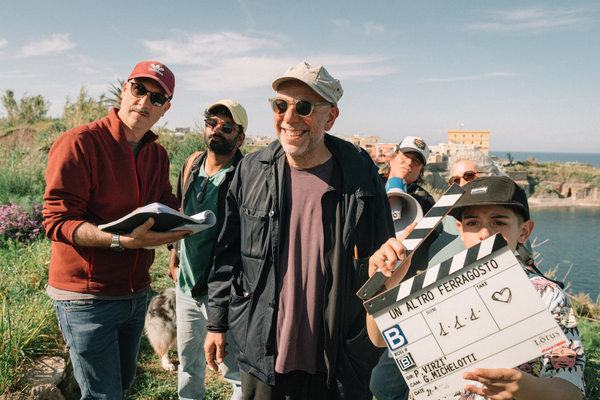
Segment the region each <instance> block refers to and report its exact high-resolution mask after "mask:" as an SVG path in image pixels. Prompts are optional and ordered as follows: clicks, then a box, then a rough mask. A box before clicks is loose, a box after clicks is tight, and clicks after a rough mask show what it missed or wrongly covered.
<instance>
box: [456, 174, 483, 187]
mask: <svg viewBox="0 0 600 400" xmlns="http://www.w3.org/2000/svg"><path fill="white" fill-rule="evenodd" d="M478 174H482V172H475V171H466V172H465V173H464V174H462V176H451V177H450V179H448V185H450V186H452V184H453V183H456V184H457V185H460V180H461V179H464V180H465V181H467V182H471V181H472V180H473V179H475V178H477V175H478Z"/></svg>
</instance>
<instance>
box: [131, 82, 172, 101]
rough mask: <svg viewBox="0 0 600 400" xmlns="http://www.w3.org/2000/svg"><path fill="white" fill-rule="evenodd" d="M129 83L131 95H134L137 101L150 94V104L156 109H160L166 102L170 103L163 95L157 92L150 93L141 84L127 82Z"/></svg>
mask: <svg viewBox="0 0 600 400" xmlns="http://www.w3.org/2000/svg"><path fill="white" fill-rule="evenodd" d="M129 83H130V85H129V87H130V88H131V94H132V95H134V96H135V97H137V98H138V99H141V98H142V97H144V96H146V95H147V94H148V93H150V102H151V103H152V105H154V106H156V107H162V106H163V105H164V104H165V103H166V102H167V101H170V99H169V98H168V97H167V96H165V95H164V94H162V93H159V92H151V91H149V90H148V89H146V86H144V85H142V84H141V83H137V82H134V81H129Z"/></svg>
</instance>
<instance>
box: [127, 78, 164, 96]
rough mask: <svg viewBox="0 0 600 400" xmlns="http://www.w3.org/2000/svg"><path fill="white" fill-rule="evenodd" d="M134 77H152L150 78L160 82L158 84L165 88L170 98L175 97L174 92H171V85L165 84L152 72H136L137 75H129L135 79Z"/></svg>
mask: <svg viewBox="0 0 600 400" xmlns="http://www.w3.org/2000/svg"><path fill="white" fill-rule="evenodd" d="M133 78H150V79H152V80H154V81H156V82H158V84H159V85H160V86H161V87H162V88H163V89H164V91H165V93H166V94H167V96H169V98H170V99H172V98H173V92H171V91H170V90H169V87H168V86H167V85H165V84H164V83H163V82H162V81H161V80H160V79H156V76H154V75H150V74H135V75H131V76H130V77H129V79H133Z"/></svg>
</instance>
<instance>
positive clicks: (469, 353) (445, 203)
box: [357, 184, 567, 399]
mask: <svg viewBox="0 0 600 400" xmlns="http://www.w3.org/2000/svg"><path fill="white" fill-rule="evenodd" d="M463 193H464V191H463V189H462V188H461V187H460V186H458V185H456V184H454V185H453V186H452V187H450V189H448V191H447V192H446V193H445V194H444V196H442V198H440V200H439V201H438V202H437V203H436V204H435V206H434V207H433V208H432V209H431V210H430V211H429V212H428V213H427V215H425V217H424V218H423V219H422V220H421V221H420V222H419V223H418V224H417V226H416V227H415V228H414V230H413V231H412V232H411V233H410V234H408V236H407V237H406V239H405V240H404V241H403V244H404V246H405V247H406V254H407V257H406V259H405V260H404V261H403V262H398V265H396V267H395V268H394V270H393V272H392V275H391V276H390V277H389V278H388V277H386V276H385V275H384V274H383V273H381V272H380V271H378V272H376V273H375V274H374V275H373V276H372V277H371V278H370V279H369V281H367V282H366V283H365V285H364V286H363V287H362V288H361V290H360V291H359V292H358V293H357V295H358V297H360V298H361V299H363V300H364V305H365V308H366V310H367V312H368V313H369V314H370V315H372V316H373V318H374V320H375V323H376V324H377V327H378V329H379V330H380V331H381V334H382V335H383V338H384V339H385V341H386V343H387V346H388V348H389V349H390V350H391V352H392V353H393V355H394V359H395V360H396V362H397V364H398V367H399V368H400V371H401V372H402V375H403V376H404V379H405V380H406V383H407V384H408V386H409V388H410V389H411V391H412V393H413V395H414V397H415V399H439V398H440V397H444V396H447V395H451V394H453V393H455V392H456V391H459V390H462V389H463V388H464V386H465V383H466V382H465V380H464V379H463V378H462V374H463V373H464V372H465V371H473V370H474V369H475V368H513V367H516V366H518V365H520V364H522V363H524V362H527V361H529V360H531V359H534V358H536V357H539V356H541V355H542V354H544V353H547V352H549V351H551V350H552V349H554V348H556V347H559V346H561V345H563V344H565V343H566V340H567V339H566V337H565V335H564V334H563V332H562V330H561V329H560V328H559V327H558V325H557V324H556V322H555V320H554V318H553V317H552V315H551V314H550V312H549V311H548V309H547V308H546V306H545V304H544V303H543V301H542V300H541V298H540V297H539V295H538V294H537V292H536V290H535V288H534V287H533V286H532V285H531V283H530V282H529V279H528V277H527V275H526V274H525V272H524V271H523V269H522V267H521V265H520V264H519V261H518V260H517V259H516V257H515V256H514V254H513V253H512V251H511V250H510V249H509V247H508V246H506V242H505V241H504V239H503V238H502V236H501V235H500V234H497V235H495V236H492V237H490V238H488V239H486V240H484V241H482V242H481V243H479V244H478V245H475V246H473V247H471V248H469V249H467V250H465V251H463V252H461V253H459V254H457V255H455V256H454V257H452V258H450V259H448V260H446V261H444V262H442V263H441V264H438V265H436V266H433V267H431V268H429V269H427V270H426V271H424V272H422V273H420V274H418V275H416V276H414V277H413V278H411V279H409V280H407V281H405V282H402V283H399V282H400V281H401V279H402V277H403V276H404V274H405V273H406V270H407V269H408V265H409V263H410V258H411V254H412V253H413V252H414V250H415V249H416V248H417V247H418V246H419V245H420V244H421V243H422V242H423V240H424V239H425V238H426V237H427V236H428V235H429V234H430V233H431V232H432V231H433V230H434V229H435V227H436V226H437V225H438V223H439V222H440V221H441V220H442V219H443V217H444V216H445V215H447V214H448V212H449V211H450V209H451V208H452V207H453V206H454V205H455V204H456V202H458V200H459V199H460V197H461V196H462V194H463ZM405 264H407V265H405Z"/></svg>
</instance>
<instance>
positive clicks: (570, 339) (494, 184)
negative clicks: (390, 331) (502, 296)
mask: <svg viewBox="0 0 600 400" xmlns="http://www.w3.org/2000/svg"><path fill="white" fill-rule="evenodd" d="M464 189H465V194H464V196H463V197H462V198H461V199H460V200H459V201H458V203H457V204H456V206H455V207H454V208H453V209H452V210H451V211H450V214H451V215H452V216H453V217H455V218H456V219H457V226H458V229H459V233H460V237H461V240H462V241H463V242H464V243H465V246H466V247H467V248H470V247H472V246H474V245H476V244H478V243H480V242H481V241H483V240H484V239H486V238H488V237H490V236H492V235H494V234H496V233H500V234H501V235H502V237H503V238H504V239H505V240H506V242H507V243H508V246H509V248H510V249H511V250H512V251H513V252H514V251H515V249H516V247H517V244H518V243H524V242H525V241H527V239H528V238H529V236H530V235H531V232H532V230H533V227H534V222H533V221H532V220H531V219H530V216H529V205H528V203H527V196H526V194H525V192H524V191H523V189H521V188H520V187H519V186H518V185H517V184H516V183H515V182H514V181H512V180H511V179H510V178H508V177H493V176H491V177H482V178H477V179H474V180H472V181H471V182H469V183H467V184H466V185H465V186H464ZM414 225H415V224H413V225H412V226H411V227H410V228H409V229H406V231H405V232H404V234H403V235H402V236H400V238H398V239H395V238H391V239H389V240H388V241H387V242H386V243H385V244H384V245H383V246H382V247H381V248H380V249H379V250H378V251H377V252H375V254H373V256H371V258H370V259H369V276H372V275H373V274H374V273H375V272H376V271H377V270H380V271H381V272H382V273H383V274H384V275H386V276H391V267H393V266H394V265H395V264H396V261H397V260H404V259H405V258H406V250H405V248H404V246H403V245H402V240H404V239H405V238H406V236H408V234H409V233H410V232H409V231H410V230H411V229H412V228H414ZM522 266H523V268H524V269H525V271H526V273H527V275H528V277H529V280H530V281H531V283H532V285H533V286H534V287H535V288H536V290H537V292H538V293H539V295H540V297H541V298H542V300H543V302H544V303H545V304H546V307H548V309H549V310H550V311H551V313H552V315H554V317H555V319H556V323H557V324H558V326H559V327H560V328H561V329H562V331H563V333H564V334H565V336H566V337H567V343H566V344H565V345H563V346H561V347H559V348H556V349H554V350H553V351H552V352H551V353H548V354H545V355H543V356H541V357H539V358H538V359H536V360H532V361H530V362H527V363H525V364H522V365H520V366H519V367H518V368H514V369H505V368H496V369H483V368H477V369H475V370H474V371H467V372H465V373H464V374H463V378H464V379H465V380H469V381H475V383H473V384H472V383H467V384H466V385H465V390H464V391H460V392H457V393H455V394H454V395H453V396H451V397H446V398H445V399H446V400H450V399H453V400H480V399H487V398H489V399H494V400H500V399H502V400H504V399H512V398H514V399H517V400H526V399H545V400H551V399H570V400H574V399H581V398H582V397H583V395H584V383H583V369H584V367H585V355H584V351H583V347H582V345H581V339H580V337H579V332H578V330H577V323H576V321H575V318H574V315H573V310H572V308H571V303H570V300H569V298H568V296H567V295H566V294H565V293H564V292H563V291H562V289H561V288H560V287H559V286H558V285H557V284H556V283H554V282H552V281H549V280H547V279H546V278H544V277H542V276H540V275H538V274H537V273H535V272H532V271H530V270H528V269H527V268H526V267H525V266H524V265H523V264H522ZM402 268H403V269H404V270H407V269H408V266H406V265H405V266H403V267H402ZM367 328H368V331H369V337H370V338H371V340H372V341H373V343H374V344H375V345H377V346H379V347H385V346H386V343H385V340H384V339H383V337H382V335H381V333H380V332H379V330H378V328H377V325H376V324H375V321H374V319H373V317H372V316H371V315H367ZM550 378H558V379H550Z"/></svg>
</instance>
